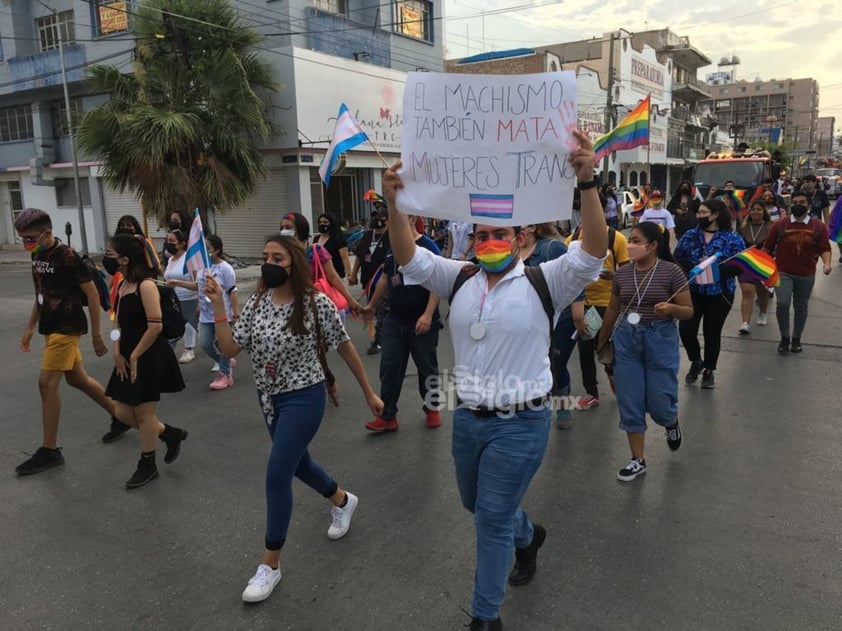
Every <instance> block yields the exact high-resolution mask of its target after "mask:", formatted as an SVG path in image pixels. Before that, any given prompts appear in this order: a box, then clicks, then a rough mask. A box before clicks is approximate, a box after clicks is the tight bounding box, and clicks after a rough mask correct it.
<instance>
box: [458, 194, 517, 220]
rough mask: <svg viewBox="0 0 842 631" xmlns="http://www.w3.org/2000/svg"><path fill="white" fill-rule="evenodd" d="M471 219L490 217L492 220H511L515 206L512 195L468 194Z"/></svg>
mask: <svg viewBox="0 0 842 631" xmlns="http://www.w3.org/2000/svg"><path fill="white" fill-rule="evenodd" d="M468 197H469V198H470V200H471V217H491V218H493V219H511V218H512V211H513V209H514V205H515V196H514V195H486V194H483V193H469V194H468Z"/></svg>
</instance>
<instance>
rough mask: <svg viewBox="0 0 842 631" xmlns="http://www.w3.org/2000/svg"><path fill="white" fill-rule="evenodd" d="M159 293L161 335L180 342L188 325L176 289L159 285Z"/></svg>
mask: <svg viewBox="0 0 842 631" xmlns="http://www.w3.org/2000/svg"><path fill="white" fill-rule="evenodd" d="M158 293H159V294H161V327H162V328H161V335H163V336H164V339H166V340H169V341H171V342H173V341H176V340H180V339H181V338H182V336H183V335H184V329H185V327H186V323H185V321H184V313H182V311H181V303H180V302H179V301H178V296H176V295H175V289H173V288H172V287H170V286H169V285H158Z"/></svg>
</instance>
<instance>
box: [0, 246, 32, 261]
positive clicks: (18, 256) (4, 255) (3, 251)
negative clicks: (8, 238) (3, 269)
mask: <svg viewBox="0 0 842 631" xmlns="http://www.w3.org/2000/svg"><path fill="white" fill-rule="evenodd" d="M31 260H32V259H31V258H30V256H29V252H27V251H26V250H24V249H23V246H22V245H0V265H9V264H18V263H25V264H28V263H30V262H31Z"/></svg>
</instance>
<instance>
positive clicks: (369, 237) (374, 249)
mask: <svg viewBox="0 0 842 631" xmlns="http://www.w3.org/2000/svg"><path fill="white" fill-rule="evenodd" d="M388 251H389V231H388V230H387V231H386V232H384V233H382V234H374V231H373V230H366V231H365V234H363V236H362V237H360V240H359V242H358V243H357V247H355V248H354V254H355V255H356V256H358V257H360V261H361V263H360V272H361V274H360V282H361V283H362V286H363V287H365V286H366V285H368V281H370V280H371V277H372V276H374V272H376V271H377V268H378V267H380V266H381V265H383V263H384V262H385V261H386V252H388Z"/></svg>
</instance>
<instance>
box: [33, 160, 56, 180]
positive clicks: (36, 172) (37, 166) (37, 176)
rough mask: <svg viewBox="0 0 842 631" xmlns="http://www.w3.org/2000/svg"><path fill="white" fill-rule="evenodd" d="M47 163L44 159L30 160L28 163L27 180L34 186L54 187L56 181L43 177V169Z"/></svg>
mask: <svg viewBox="0 0 842 631" xmlns="http://www.w3.org/2000/svg"><path fill="white" fill-rule="evenodd" d="M48 164H49V163H48V162H47V161H46V160H45V159H44V158H32V159H31V160H30V161H29V179H30V181H31V182H32V184H34V185H35V186H55V185H56V181H55V180H54V179H52V178H45V177H44V167H46V166H47V165H48Z"/></svg>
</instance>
